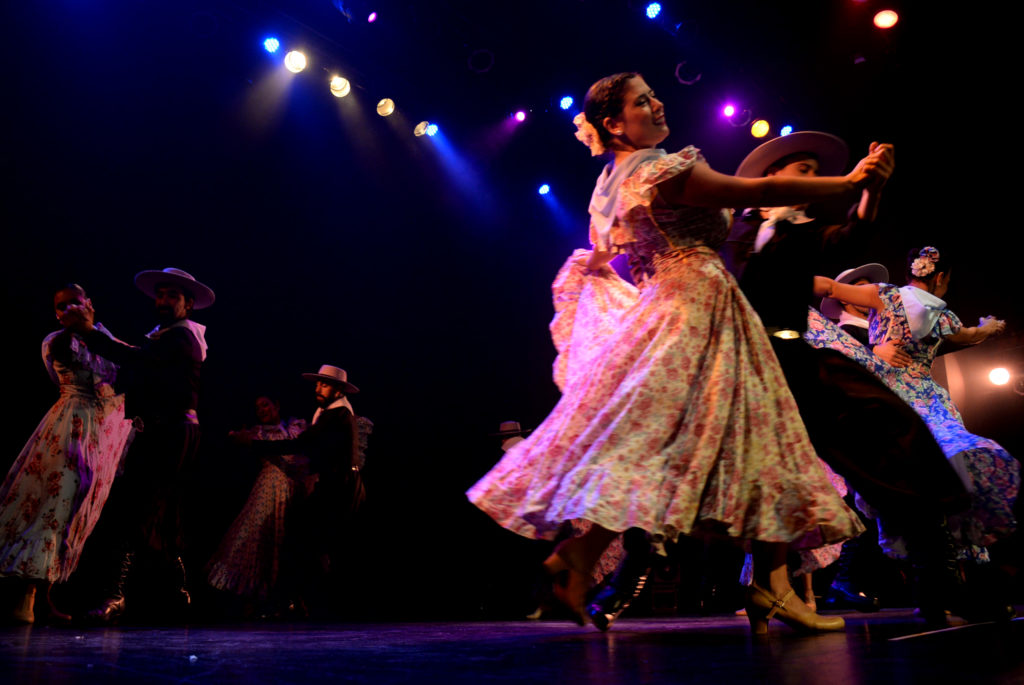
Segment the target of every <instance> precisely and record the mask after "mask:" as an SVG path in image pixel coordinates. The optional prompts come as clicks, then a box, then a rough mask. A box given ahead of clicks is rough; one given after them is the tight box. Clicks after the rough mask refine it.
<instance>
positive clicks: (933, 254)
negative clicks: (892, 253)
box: [910, 247, 939, 278]
mask: <svg viewBox="0 0 1024 685" xmlns="http://www.w3.org/2000/svg"><path fill="white" fill-rule="evenodd" d="M938 261H939V251H938V250H936V249H935V248H934V247H922V248H921V251H920V252H919V253H918V257H917V259H915V260H914V261H913V262H911V263H910V273H911V274H913V275H914V276H917V277H918V278H924V277H926V276H929V275H930V274H931V273H932V272H933V271H935V264H936V263H937V262H938Z"/></svg>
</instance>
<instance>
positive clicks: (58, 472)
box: [0, 285, 132, 623]
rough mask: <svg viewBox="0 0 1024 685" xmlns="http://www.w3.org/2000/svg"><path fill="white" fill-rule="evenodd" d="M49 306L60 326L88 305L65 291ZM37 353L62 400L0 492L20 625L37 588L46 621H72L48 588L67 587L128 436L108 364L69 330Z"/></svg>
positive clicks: (0, 522)
mask: <svg viewBox="0 0 1024 685" xmlns="http://www.w3.org/2000/svg"><path fill="white" fill-rule="evenodd" d="M53 303H54V309H55V311H56V314H57V320H58V321H60V322H61V324H62V325H63V324H64V316H65V313H66V312H67V311H69V310H70V309H72V308H75V307H81V306H83V305H87V304H89V299H88V298H87V297H86V294H85V291H84V290H83V289H82V288H81V286H78V285H69V286H66V287H64V288H61V289H60V290H58V291H57V293H56V294H55V295H54V298H53ZM96 328H97V329H98V330H100V331H101V332H103V333H104V334H106V335H110V333H109V331H107V330H106V329H105V328H103V327H102V326H101V325H99V324H97V325H96ZM42 351H43V363H44V364H46V370H47V371H48V372H49V374H50V378H52V379H53V382H54V383H56V384H57V385H58V386H59V388H60V399H58V400H57V403H56V404H54V405H53V407H51V408H50V411H49V412H47V414H46V416H44V417H43V420H42V421H41V422H40V423H39V426H38V427H37V428H36V430H35V433H33V434H32V437H31V438H29V441H28V443H26V445H25V447H24V448H23V449H22V450H21V453H20V454H19V455H18V458H17V459H16V460H15V462H14V464H13V466H11V470H10V471H9V472H8V474H7V478H6V479H5V480H4V482H3V485H2V486H0V575H2V576H13V577H16V578H18V579H20V581H21V583H20V584H21V589H20V591H19V593H18V598H17V601H16V604H15V606H14V607H13V611H12V613H11V617H12V618H14V619H15V620H17V621H20V622H23V623H32V622H33V621H34V620H35V598H36V594H37V591H40V590H41V593H40V594H43V595H44V596H45V599H46V603H47V604H46V609H47V611H48V613H49V614H50V617H51V618H52V619H54V620H64V621H66V620H70V617H69V616H67V615H65V614H62V613H60V612H59V611H57V610H56V608H54V607H53V606H52V604H51V603H50V596H49V590H50V586H51V584H52V583H57V582H63V581H66V580H67V579H68V577H69V576H70V575H71V572H72V571H74V570H75V567H76V566H77V565H78V559H79V555H80V554H81V552H82V547H83V545H84V544H85V540H86V538H87V537H89V534H90V533H91V532H92V530H93V528H94V527H95V526H96V522H97V521H98V520H99V516H100V511H101V510H102V509H103V505H104V503H105V502H106V501H107V495H108V494H109V493H110V486H111V484H112V483H113V480H114V476H115V474H116V472H117V468H118V466H119V464H120V461H121V456H122V454H123V453H124V449H125V445H126V444H127V441H128V439H129V437H130V435H131V431H132V424H131V422H130V421H126V420H125V418H124V397H123V396H122V395H117V394H115V393H114V390H113V387H112V383H113V382H114V379H115V376H116V374H117V367H116V366H115V365H114V364H113V363H111V362H109V361H107V360H106V359H104V358H102V357H98V356H96V355H94V354H92V353H90V352H89V350H88V349H87V348H86V346H85V345H84V344H82V342H81V341H80V340H79V339H78V338H77V336H75V335H73V334H72V333H71V332H70V331H69V330H67V329H64V330H61V331H57V332H54V333H51V334H50V335H48V336H47V337H46V339H45V340H44V341H43V350H42Z"/></svg>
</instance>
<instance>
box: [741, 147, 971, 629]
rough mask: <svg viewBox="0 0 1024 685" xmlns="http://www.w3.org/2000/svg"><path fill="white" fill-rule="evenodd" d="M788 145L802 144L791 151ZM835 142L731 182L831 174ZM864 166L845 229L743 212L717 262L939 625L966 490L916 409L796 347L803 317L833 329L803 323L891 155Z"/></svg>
mask: <svg viewBox="0 0 1024 685" xmlns="http://www.w3.org/2000/svg"><path fill="white" fill-rule="evenodd" d="M793 136H799V137H798V138H796V139H795V140H787V138H792V137H793ZM841 142H842V141H839V140H838V139H837V138H835V137H834V136H831V135H829V134H826V133H819V132H805V133H803V134H792V135H791V136H788V137H782V138H776V139H774V140H771V141H768V142H767V143H764V144H763V145H761V146H759V147H758V148H757V149H755V150H753V151H752V152H751V153H750V154H749V155H747V158H746V159H745V160H744V161H743V163H742V164H740V166H739V169H738V170H737V173H738V174H742V175H745V176H756V175H762V176H764V175H768V176H770V175H777V176H816V175H818V174H819V170H820V171H823V172H828V173H835V172H836V171H837V168H836V167H831V168H823V167H822V163H823V162H824V163H825V164H831V163H833V160H838V159H840V155H839V150H841V149H842V147H843V146H841V145H840V144H841ZM830 150H831V152H830ZM865 159H870V160H873V162H872V163H873V164H874V170H875V175H874V179H875V180H874V181H873V182H872V184H871V185H869V186H868V187H866V188H865V189H864V190H863V191H862V192H861V196H860V198H859V201H858V202H857V203H856V204H855V205H854V206H853V207H852V208H851V211H850V212H849V214H848V217H847V221H846V222H845V223H840V224H833V223H829V222H827V221H824V220H821V219H819V218H816V217H815V216H814V215H813V213H812V212H810V211H809V210H808V208H807V207H806V206H799V207H754V208H750V209H747V210H746V211H744V212H743V213H742V215H741V216H740V217H739V218H738V219H737V221H736V222H735V224H734V226H733V228H732V230H731V232H730V240H729V243H728V244H727V245H726V246H725V248H724V249H723V254H724V257H725V259H726V261H727V264H728V266H729V268H730V269H731V270H733V273H734V275H736V276H737V280H738V281H739V284H740V287H741V289H742V290H743V293H744V295H746V296H747V299H748V300H749V301H750V304H752V305H753V306H754V309H755V310H757V313H758V315H759V316H760V318H761V322H762V324H763V325H764V326H765V329H766V331H767V332H768V333H769V335H770V338H769V339H770V341H771V343H772V349H773V350H774V351H775V355H776V357H778V360H779V365H780V366H781V368H782V371H783V373H784V374H785V377H786V382H787V383H788V385H789V388H790V390H791V391H792V393H793V398H794V399H795V400H796V403H797V406H798V408H799V410H800V416H801V418H802V419H803V421H804V423H805V425H806V426H807V432H808V435H809V436H810V438H811V443H812V444H813V445H814V449H815V451H816V452H817V453H818V456H819V457H821V459H822V460H824V461H825V462H826V463H827V464H828V465H829V466H831V467H832V469H833V470H835V472H836V473H838V474H839V475H841V476H843V477H844V478H845V479H846V481H847V482H848V483H849V485H850V487H851V488H852V489H854V490H855V491H856V492H857V493H858V494H859V495H860V496H861V498H862V499H863V500H864V501H866V502H867V503H868V504H870V505H871V506H872V507H873V508H874V509H875V510H877V511H878V512H879V513H880V514H881V517H882V519H883V521H885V522H886V523H887V524H889V525H890V527H891V528H894V529H900V530H902V531H904V533H905V538H906V540H907V542H908V546H909V550H910V553H911V555H912V558H913V561H914V563H915V564H918V565H920V566H921V568H922V569H924V570H923V571H922V586H921V587H922V589H923V593H922V608H926V609H927V610H928V612H929V613H930V614H937V613H941V609H942V608H949V607H945V606H943V602H944V601H946V600H947V599H948V597H947V596H946V594H947V592H946V591H949V593H950V595H949V596H950V597H951V596H952V594H951V593H952V590H953V586H952V585H951V584H952V583H953V582H954V579H953V577H952V576H951V575H950V574H948V573H946V569H947V568H948V567H947V565H946V563H945V560H944V559H943V557H944V555H945V554H946V550H945V548H944V547H943V546H942V540H944V539H945V538H944V535H946V534H948V533H947V532H946V531H945V530H944V525H945V524H944V518H943V517H944V515H945V514H947V513H951V512H954V511H958V510H959V509H961V508H962V507H963V506H964V505H965V504H966V503H967V502H968V501H969V500H968V498H967V494H966V492H965V490H964V487H963V484H962V483H961V482H960V479H959V478H958V477H957V475H956V473H955V472H954V471H953V469H952V467H950V465H949V463H948V462H947V461H946V458H945V455H944V454H943V452H942V450H941V448H939V446H938V444H937V443H936V442H935V440H934V438H933V437H932V435H931V432H930V431H929V430H928V427H927V425H925V423H924V422H923V421H922V420H921V418H920V417H919V416H918V415H917V413H915V412H914V410H913V409H912V408H910V407H909V406H908V405H907V404H906V403H905V402H904V401H903V400H902V399H900V398H899V397H898V396H897V395H896V394H895V393H893V392H892V391H891V390H889V388H888V387H886V386H885V385H884V384H883V383H881V381H879V380H878V378H876V377H875V376H874V374H872V373H871V372H869V371H867V370H866V369H864V368H863V367H862V366H860V364H858V363H857V362H855V361H853V360H851V359H849V358H847V357H845V356H844V355H842V354H840V353H839V352H836V351H835V350H831V349H817V348H813V347H811V346H810V345H809V344H808V343H807V342H806V341H805V340H804V339H803V335H804V333H805V332H807V330H808V316H811V317H817V318H815V322H816V325H818V324H821V325H824V326H828V325H830V324H828V323H827V322H825V320H824V319H823V317H821V315H820V314H819V313H818V312H817V311H816V310H814V311H809V307H808V303H809V302H810V301H811V299H812V298H813V293H814V277H815V276H816V275H818V274H829V273H835V272H836V271H838V270H839V269H840V268H841V267H842V266H843V265H845V264H848V263H849V260H850V258H851V256H852V254H851V253H853V254H855V253H857V252H859V251H863V249H864V248H865V247H866V245H865V243H866V239H867V238H868V237H869V236H870V235H871V229H872V222H873V220H874V218H875V213H876V211H877V208H878V200H879V193H880V191H881V189H882V187H883V186H884V184H885V182H886V181H887V180H888V178H889V176H890V175H891V173H892V171H893V167H894V159H893V150H892V146H891V145H878V144H877V143H872V144H871V146H870V153H869V155H868V158H865ZM842 164H845V162H841V163H840V166H839V167H838V170H841V169H842ZM851 199H852V198H851ZM876 436H884V438H883V439H878V438H877V437H876ZM858 597H859V595H858V596H853V595H851V596H849V597H847V598H846V599H848V600H851V601H852V602H854V603H855V604H857V608H861V609H865V610H871V609H875V608H877V603H876V602H875V601H874V600H872V599H871V598H866V597H860V599H858ZM954 601H955V600H954Z"/></svg>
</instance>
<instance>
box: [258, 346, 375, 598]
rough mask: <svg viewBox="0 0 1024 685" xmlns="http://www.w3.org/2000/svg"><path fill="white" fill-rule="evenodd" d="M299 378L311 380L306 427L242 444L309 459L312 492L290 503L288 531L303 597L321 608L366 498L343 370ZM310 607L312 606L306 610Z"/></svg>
mask: <svg viewBox="0 0 1024 685" xmlns="http://www.w3.org/2000/svg"><path fill="white" fill-rule="evenodd" d="M302 377H303V378H305V379H307V380H310V381H314V382H315V383H316V385H315V387H314V393H315V395H316V403H317V410H316V412H315V413H314V414H313V420H312V422H311V423H310V426H309V428H307V429H306V430H305V431H303V432H302V433H300V434H299V436H298V437H296V438H293V439H290V440H246V439H245V437H244V436H239V437H240V438H241V440H240V441H241V442H243V443H248V444H251V445H252V448H253V450H254V451H255V452H256V454H258V455H260V456H263V457H266V458H269V459H271V460H273V459H276V458H278V457H279V456H281V455H285V454H301V455H303V456H305V457H308V458H309V466H310V471H311V472H312V473H314V474H316V475H317V476H318V478H317V483H316V486H315V488H314V490H313V492H312V493H311V494H310V495H309V496H308V497H307V498H306V499H305V500H304V501H303V500H300V501H298V502H296V507H295V511H294V515H293V518H292V523H291V524H290V526H289V528H290V529H291V530H290V533H289V535H290V536H291V538H292V540H293V543H292V545H291V546H290V547H291V549H292V550H294V552H293V554H295V555H296V556H297V557H298V561H297V564H298V566H299V568H300V571H299V573H300V575H301V576H302V578H301V581H300V582H301V583H302V585H303V587H304V592H305V593H306V594H305V596H306V598H307V599H311V600H313V601H314V602H319V603H320V604H321V605H322V604H323V603H325V602H328V601H330V600H331V597H330V596H331V594H332V593H333V592H334V591H336V588H335V589H333V590H332V586H331V584H330V583H329V580H330V579H331V576H332V573H331V569H332V568H336V567H337V565H338V563H339V562H340V560H341V558H342V556H343V554H344V551H345V550H344V548H343V545H344V540H345V536H346V533H347V532H348V529H349V528H350V527H351V525H352V523H353V522H354V519H355V515H356V513H357V511H358V509H359V508H360V506H361V505H362V503H363V501H364V500H365V498H366V490H365V488H364V486H363V480H362V476H361V474H360V467H359V446H358V438H359V430H358V426H357V424H356V418H355V412H354V411H353V409H352V404H351V403H350V402H349V400H348V395H353V394H355V393H357V392H359V388H357V387H356V386H355V385H353V384H352V383H350V382H349V380H348V373H347V372H346V371H345V369H342V368H340V367H337V366H332V365H330V364H324V365H322V366H321V367H320V369H319V371H317V372H316V373H304V374H302ZM311 608H314V609H315V608H316V607H311Z"/></svg>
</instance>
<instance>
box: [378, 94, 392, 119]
mask: <svg viewBox="0 0 1024 685" xmlns="http://www.w3.org/2000/svg"><path fill="white" fill-rule="evenodd" d="M394 111H395V101H394V100H392V99H391V98H384V99H383V100H381V101H380V102H378V103H377V114H379V115H381V116H382V117H386V116H388V115H389V114H391V113H392V112H394Z"/></svg>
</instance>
